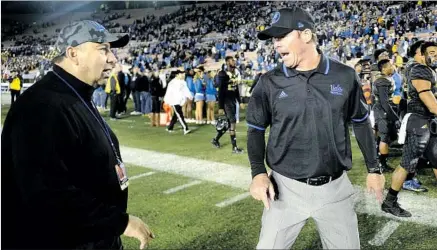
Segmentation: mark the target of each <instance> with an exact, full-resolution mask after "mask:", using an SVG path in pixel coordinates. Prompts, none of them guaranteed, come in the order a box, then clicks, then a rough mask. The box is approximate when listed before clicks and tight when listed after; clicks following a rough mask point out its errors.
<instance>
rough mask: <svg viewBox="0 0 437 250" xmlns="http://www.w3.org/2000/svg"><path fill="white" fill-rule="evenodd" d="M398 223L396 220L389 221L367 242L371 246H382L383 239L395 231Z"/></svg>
mask: <svg viewBox="0 0 437 250" xmlns="http://www.w3.org/2000/svg"><path fill="white" fill-rule="evenodd" d="M399 225H400V223H399V222H397V221H392V220H391V221H389V222H387V224H385V226H384V227H383V228H382V229H381V230H380V231H378V232H377V233H376V234H375V237H373V239H372V240H370V241H369V244H370V245H372V246H382V245H384V243H385V241H386V240H387V239H388V238H389V237H390V236H391V235H392V234H393V233H394V232H395V231H396V229H397V228H398V227H399Z"/></svg>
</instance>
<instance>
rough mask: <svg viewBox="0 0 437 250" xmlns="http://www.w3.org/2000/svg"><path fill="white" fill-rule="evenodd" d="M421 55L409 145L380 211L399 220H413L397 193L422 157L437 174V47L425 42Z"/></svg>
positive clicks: (414, 71)
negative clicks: (404, 218) (405, 218)
mask: <svg viewBox="0 0 437 250" xmlns="http://www.w3.org/2000/svg"><path fill="white" fill-rule="evenodd" d="M420 48H421V52H422V55H423V56H424V59H425V63H424V64H418V65H415V66H414V67H412V68H411V71H410V73H409V79H407V80H408V95H409V97H410V101H409V102H408V113H411V115H409V116H406V117H405V118H404V119H408V120H407V126H406V141H405V144H404V148H403V155H402V160H401V165H400V166H399V167H397V168H396V170H395V172H394V173H393V176H392V182H391V188H390V189H389V191H388V194H387V197H386V198H385V200H384V202H383V204H382V206H381V208H382V210H383V211H384V212H387V213H391V214H393V215H395V216H399V217H411V213H410V212H408V211H406V210H405V209H403V208H401V207H400V205H399V203H398V197H397V196H398V193H399V191H400V190H401V188H402V184H403V183H404V181H405V179H406V177H407V175H408V173H415V172H416V168H417V165H418V162H419V159H420V157H424V158H426V159H427V160H428V161H429V162H430V164H431V166H432V167H433V168H434V173H436V171H437V170H436V168H437V131H435V130H436V127H437V126H436V124H437V121H436V119H437V118H436V116H437V99H436V95H437V86H436V84H437V75H436V72H435V69H436V68H437V43H436V42H424V43H423V44H422V45H421V47H420Z"/></svg>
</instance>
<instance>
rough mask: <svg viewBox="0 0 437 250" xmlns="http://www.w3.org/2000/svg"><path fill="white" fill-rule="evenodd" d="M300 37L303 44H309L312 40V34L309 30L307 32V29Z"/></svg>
mask: <svg viewBox="0 0 437 250" xmlns="http://www.w3.org/2000/svg"><path fill="white" fill-rule="evenodd" d="M301 37H302V40H303V41H304V42H305V43H310V42H311V40H312V39H313V32H311V30H309V29H306V30H304V31H302V33H301Z"/></svg>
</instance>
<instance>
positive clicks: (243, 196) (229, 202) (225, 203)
mask: <svg viewBox="0 0 437 250" xmlns="http://www.w3.org/2000/svg"><path fill="white" fill-rule="evenodd" d="M249 196H250V193H249V192H247V193H244V194H239V195H237V196H234V197H232V198H230V199H227V200H224V201H222V202H220V203H217V204H215V205H216V206H217V207H227V206H229V205H232V204H234V203H236V202H239V201H241V200H244V199H246V198H247V197H249Z"/></svg>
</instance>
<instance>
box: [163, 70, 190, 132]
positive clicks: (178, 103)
mask: <svg viewBox="0 0 437 250" xmlns="http://www.w3.org/2000/svg"><path fill="white" fill-rule="evenodd" d="M172 74H175V75H176V77H175V78H174V79H173V80H171V81H170V82H169V83H168V87H167V92H166V93H165V96H164V102H165V103H167V104H168V105H170V106H171V107H172V109H173V111H174V112H173V117H172V118H171V121H170V124H169V125H168V127H167V129H166V130H167V131H168V132H170V133H171V132H173V127H174V125H175V124H176V121H178V120H179V122H180V123H181V125H182V127H183V128H184V135H186V134H188V133H190V132H191V131H190V130H189V129H188V125H187V123H186V122H185V119H184V113H183V112H182V106H183V105H184V104H185V102H186V101H187V98H188V99H190V100H193V95H192V94H191V92H190V90H189V89H188V87H187V82H185V80H184V79H185V72H184V71H181V70H176V71H174V72H172Z"/></svg>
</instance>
